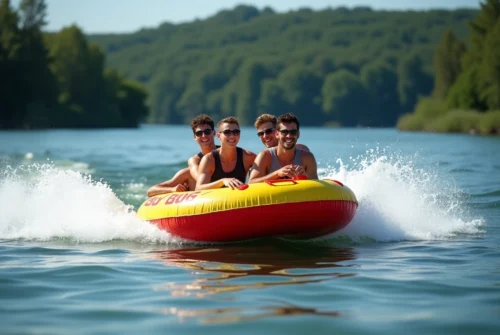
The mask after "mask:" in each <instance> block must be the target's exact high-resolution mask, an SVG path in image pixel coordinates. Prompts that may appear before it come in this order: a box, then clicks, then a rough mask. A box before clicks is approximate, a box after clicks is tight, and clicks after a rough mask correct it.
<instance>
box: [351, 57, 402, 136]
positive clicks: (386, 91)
mask: <svg viewBox="0 0 500 335" xmlns="http://www.w3.org/2000/svg"><path fill="white" fill-rule="evenodd" d="M361 81H362V82H363V84H364V86H365V87H366V90H367V93H368V97H369V104H370V108H366V109H364V110H363V112H364V113H362V112H359V114H360V119H359V121H360V123H361V124H362V125H364V126H375V125H383V126H391V125H394V123H395V122H396V120H397V117H398V116H399V113H400V110H401V104H400V102H399V95H398V76H397V74H396V72H395V71H394V69H393V68H392V67H391V66H389V65H388V64H386V63H385V62H373V63H370V64H367V65H365V66H364V67H363V69H362V70H361Z"/></svg>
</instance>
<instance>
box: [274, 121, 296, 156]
mask: <svg viewBox="0 0 500 335" xmlns="http://www.w3.org/2000/svg"><path fill="white" fill-rule="evenodd" d="M278 127H279V129H278V141H279V146H280V147H281V148H283V149H285V150H293V149H295V145H296V144H297V140H298V139H299V136H300V131H299V130H298V129H297V124H296V123H295V122H287V123H281V124H279V125H278Z"/></svg>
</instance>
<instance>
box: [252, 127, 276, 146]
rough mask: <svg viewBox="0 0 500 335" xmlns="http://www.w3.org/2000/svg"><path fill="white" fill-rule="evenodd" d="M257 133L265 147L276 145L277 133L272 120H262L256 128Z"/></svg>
mask: <svg viewBox="0 0 500 335" xmlns="http://www.w3.org/2000/svg"><path fill="white" fill-rule="evenodd" d="M257 135H258V136H259V138H260V140H261V141H262V144H264V145H265V146H266V147H267V148H271V147H275V146H277V145H278V137H277V136H278V135H277V132H276V128H275V127H274V125H273V123H272V122H264V123H263V124H261V125H260V126H259V127H258V128H257Z"/></svg>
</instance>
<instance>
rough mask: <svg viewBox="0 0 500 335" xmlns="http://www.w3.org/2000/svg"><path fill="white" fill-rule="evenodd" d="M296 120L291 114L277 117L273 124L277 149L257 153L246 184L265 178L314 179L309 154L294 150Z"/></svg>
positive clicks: (315, 173) (314, 167)
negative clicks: (276, 138)
mask: <svg viewBox="0 0 500 335" xmlns="http://www.w3.org/2000/svg"><path fill="white" fill-rule="evenodd" d="M299 126H300V124H299V120H298V119H297V117H296V116H295V115H293V114H290V113H287V114H283V115H281V116H280V117H279V118H278V119H277V122H276V130H277V136H278V146H276V147H271V148H268V149H266V150H264V151H262V152H260V153H259V155H258V156H257V158H255V162H254V164H253V166H252V172H251V173H250V178H249V180H248V183H249V184H250V183H258V182H263V181H265V180H269V179H285V178H294V177H298V176H302V175H305V176H307V177H308V179H318V167H317V163H316V159H315V158H314V155H313V154H312V153H311V152H310V151H304V150H300V149H298V148H297V140H298V139H299V137H300V130H299Z"/></svg>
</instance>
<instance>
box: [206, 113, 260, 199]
mask: <svg viewBox="0 0 500 335" xmlns="http://www.w3.org/2000/svg"><path fill="white" fill-rule="evenodd" d="M217 128H218V133H217V138H218V139H219V140H220V143H221V145H220V148H219V149H216V150H212V152H210V153H208V154H206V155H205V156H203V158H202V159H201V162H200V167H199V169H198V179H197V182H196V190H208V189H213V188H221V187H231V188H232V189H234V188H237V187H239V186H241V185H243V184H244V183H245V179H246V176H247V173H248V170H249V169H250V167H251V166H252V164H253V162H254V160H255V154H254V153H253V152H251V151H248V150H244V149H242V148H240V147H238V146H237V145H238V142H239V141H240V133H241V131H240V125H239V123H238V119H237V118H235V117H232V116H230V117H227V118H225V119H222V120H220V121H219V123H218V124H217Z"/></svg>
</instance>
